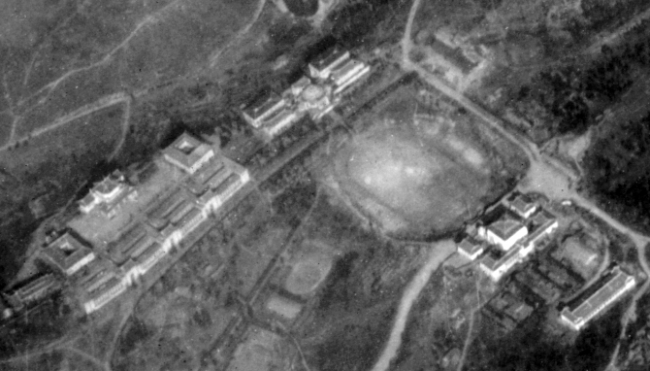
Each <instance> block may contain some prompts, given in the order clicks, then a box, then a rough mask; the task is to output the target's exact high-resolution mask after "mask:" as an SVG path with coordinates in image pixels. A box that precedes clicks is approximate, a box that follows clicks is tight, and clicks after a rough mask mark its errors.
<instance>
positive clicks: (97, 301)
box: [83, 277, 128, 314]
mask: <svg viewBox="0 0 650 371" xmlns="http://www.w3.org/2000/svg"><path fill="white" fill-rule="evenodd" d="M127 288H128V285H127V283H126V282H125V281H124V280H123V279H122V278H119V277H112V278H111V279H109V280H108V281H106V282H104V283H103V284H102V285H101V286H100V287H98V288H97V289H96V290H94V292H92V293H90V294H88V295H87V298H86V300H85V301H84V305H83V306H84V310H85V311H86V313H87V314H90V313H93V312H95V311H97V310H99V309H101V308H102V307H103V306H105V305H106V304H108V303H110V302H111V301H112V300H114V299H115V298H117V297H119V296H120V295H122V294H123V293H124V292H125V291H126V290H127Z"/></svg>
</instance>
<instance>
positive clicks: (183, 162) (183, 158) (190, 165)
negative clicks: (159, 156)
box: [163, 133, 215, 174]
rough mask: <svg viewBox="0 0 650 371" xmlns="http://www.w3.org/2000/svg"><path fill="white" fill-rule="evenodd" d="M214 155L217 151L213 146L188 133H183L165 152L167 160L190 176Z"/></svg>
mask: <svg viewBox="0 0 650 371" xmlns="http://www.w3.org/2000/svg"><path fill="white" fill-rule="evenodd" d="M214 155H215V151H214V149H213V148H212V146H211V145H209V144H207V143H204V142H202V141H200V140H198V139H196V138H194V137H193V136H191V135H189V134H188V133H183V134H182V135H181V136H179V137H178V138H177V139H176V140H175V141H174V142H173V143H172V144H171V145H169V146H167V147H166V148H165V149H164V150H163V156H164V158H165V160H167V161H169V162H170V163H172V164H174V165H176V166H178V167H179V168H181V169H183V170H184V171H186V172H187V173H189V174H194V173H195V172H196V171H197V170H198V169H200V168H201V166H203V165H204V164H205V163H206V162H208V161H209V160H210V159H211V158H212V157H214Z"/></svg>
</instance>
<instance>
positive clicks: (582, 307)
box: [560, 267, 636, 331]
mask: <svg viewBox="0 0 650 371" xmlns="http://www.w3.org/2000/svg"><path fill="white" fill-rule="evenodd" d="M598 285H599V286H598V289H597V290H596V291H594V292H593V293H591V294H590V295H589V296H588V297H586V298H583V299H580V300H579V301H577V302H576V303H575V305H569V306H567V307H565V308H564V309H563V310H562V313H561V314H560V319H561V321H562V322H563V323H565V324H566V325H568V326H569V327H571V328H572V329H574V330H576V331H578V330H580V329H581V328H583V327H584V326H585V325H586V324H587V323H589V321H591V320H592V319H593V318H594V317H596V316H597V315H599V314H600V313H602V312H603V311H605V310H606V309H607V308H608V307H610V305H611V304H612V303H614V302H616V301H617V300H619V299H620V298H621V297H623V295H625V294H626V293H627V292H629V291H631V290H632V289H633V288H634V286H635V285H636V279H635V278H634V277H633V276H631V275H629V274H627V273H625V272H624V271H622V270H621V269H620V268H619V267H616V268H614V269H613V270H612V271H611V272H610V273H609V274H608V275H607V276H606V277H605V279H603V280H601V282H599V284H598Z"/></svg>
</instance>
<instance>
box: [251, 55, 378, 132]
mask: <svg viewBox="0 0 650 371" xmlns="http://www.w3.org/2000/svg"><path fill="white" fill-rule="evenodd" d="M308 68H309V72H308V74H307V75H306V76H303V77H302V78H300V80H298V81H297V82H295V83H294V84H292V85H291V87H289V88H288V89H286V90H285V91H284V92H282V94H276V93H271V94H267V95H265V96H263V97H262V98H261V99H258V100H256V101H255V102H253V103H251V104H249V105H248V106H246V107H242V115H243V117H244V120H246V122H248V123H249V124H250V125H251V126H252V127H253V128H254V129H255V130H256V131H257V132H258V133H260V134H261V135H262V136H263V137H265V138H266V139H272V138H274V137H275V136H277V135H279V134H281V133H282V132H284V131H286V130H287V129H288V128H290V127H291V126H292V125H293V124H295V123H296V122H298V121H299V120H300V119H302V118H303V117H305V116H307V115H309V116H310V117H311V118H312V119H313V120H315V121H317V120H319V119H320V118H321V117H323V116H324V115H325V114H326V113H327V112H329V111H331V110H332V109H333V108H334V106H336V104H338V102H339V101H340V99H341V97H342V95H343V94H344V93H345V92H346V90H347V89H349V88H350V87H351V86H352V85H353V84H354V83H355V82H357V81H359V80H360V79H361V78H362V77H364V76H366V75H367V74H368V73H369V72H370V66H368V65H367V64H365V63H363V62H361V61H359V60H356V59H354V58H352V57H351V55H350V52H349V51H342V50H338V49H336V50H333V51H331V52H330V53H328V54H326V55H325V56H323V57H322V58H320V59H318V60H316V61H314V62H312V63H310V64H309V66H308Z"/></svg>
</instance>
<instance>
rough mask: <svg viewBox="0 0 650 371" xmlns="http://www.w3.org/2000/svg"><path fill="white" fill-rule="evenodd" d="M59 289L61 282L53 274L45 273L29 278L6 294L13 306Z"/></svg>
mask: <svg viewBox="0 0 650 371" xmlns="http://www.w3.org/2000/svg"><path fill="white" fill-rule="evenodd" d="M59 290H61V282H59V280H57V279H56V277H55V276H54V275H53V274H46V275H42V276H40V277H36V278H33V279H30V280H29V281H27V282H25V283H23V284H21V285H20V286H19V287H18V288H16V289H14V290H13V291H12V292H11V293H9V294H8V295H7V300H8V301H9V303H10V304H11V305H12V306H13V307H14V308H18V309H19V308H22V307H24V306H25V305H28V304H31V303H33V302H37V301H39V300H43V299H45V298H46V297H48V296H50V295H52V294H53V293H55V292H57V291H59Z"/></svg>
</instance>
